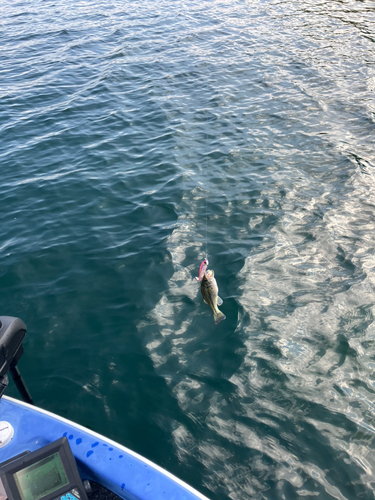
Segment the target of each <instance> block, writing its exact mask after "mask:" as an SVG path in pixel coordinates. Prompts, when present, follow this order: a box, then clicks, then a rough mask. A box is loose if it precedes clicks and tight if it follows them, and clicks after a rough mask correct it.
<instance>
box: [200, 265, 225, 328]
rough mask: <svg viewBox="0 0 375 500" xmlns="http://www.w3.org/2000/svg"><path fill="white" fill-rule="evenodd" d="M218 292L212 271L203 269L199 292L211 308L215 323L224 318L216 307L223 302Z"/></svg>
mask: <svg viewBox="0 0 375 500" xmlns="http://www.w3.org/2000/svg"><path fill="white" fill-rule="evenodd" d="M203 262H204V261H203ZM202 264H203V263H202ZM201 267H202V266H201ZM199 275H200V273H199ZM218 292H219V288H218V286H217V283H216V280H215V278H214V272H213V271H211V270H208V271H205V273H204V274H203V275H202V283H201V293H202V297H203V300H204V301H205V302H206V304H208V305H209V306H210V307H211V309H212V312H213V314H214V321H215V323H216V325H217V324H218V323H220V321H223V320H224V319H225V318H226V316H225V314H223V313H222V312H221V311H220V310H219V308H218V306H221V304H222V303H223V301H222V300H221V298H220V297H219V295H218Z"/></svg>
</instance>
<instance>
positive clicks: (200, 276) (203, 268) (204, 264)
mask: <svg viewBox="0 0 375 500" xmlns="http://www.w3.org/2000/svg"><path fill="white" fill-rule="evenodd" d="M207 266H208V259H207V258H206V259H204V261H203V262H202V264H201V267H200V268H199V276H198V277H197V276H196V277H195V279H196V280H197V281H202V278H203V276H204V273H205V272H206V269H207Z"/></svg>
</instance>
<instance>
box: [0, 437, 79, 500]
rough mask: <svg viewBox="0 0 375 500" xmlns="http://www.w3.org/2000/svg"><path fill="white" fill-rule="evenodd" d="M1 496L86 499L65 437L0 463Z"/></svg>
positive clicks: (11, 499)
mask: <svg viewBox="0 0 375 500" xmlns="http://www.w3.org/2000/svg"><path fill="white" fill-rule="evenodd" d="M1 490H3V491H1ZM1 493H2V494H3V497H5V498H8V500H87V494H86V491H85V488H84V486H83V483H82V479H81V478H80V476H79V473H78V469H77V464H76V461H75V458H74V456H73V453H72V451H71V449H70V446H69V442H68V440H67V439H66V437H63V438H60V439H58V440H57V441H54V442H53V443H50V444H48V445H47V446H44V447H43V448H40V449H39V450H36V451H33V452H31V453H26V454H25V453H22V454H21V455H18V456H17V457H14V458H12V459H10V460H7V461H6V462H3V463H2V464H0V497H1Z"/></svg>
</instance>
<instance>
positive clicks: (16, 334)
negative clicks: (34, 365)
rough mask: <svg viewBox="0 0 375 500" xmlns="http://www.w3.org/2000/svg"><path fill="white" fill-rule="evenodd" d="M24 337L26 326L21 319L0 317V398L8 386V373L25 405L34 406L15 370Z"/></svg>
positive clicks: (21, 352) (20, 354)
mask: <svg viewBox="0 0 375 500" xmlns="http://www.w3.org/2000/svg"><path fill="white" fill-rule="evenodd" d="M25 335H26V325H25V323H24V322H23V321H22V320H21V319H19V318H12V317H11V316H0V398H1V397H2V395H3V394H4V391H5V389H6V388H7V386H8V375H7V373H8V371H9V372H10V374H11V375H12V378H13V380H14V383H15V384H16V387H17V389H18V392H19V393H20V395H21V397H22V399H23V400H24V401H25V402H26V403H30V404H34V402H33V400H32V398H31V396H30V393H29V391H28V390H27V387H26V385H25V383H24V381H23V380H22V377H21V374H20V371H19V369H18V368H17V363H18V361H19V360H20V359H21V356H22V354H23V345H22V341H23V339H24V337H25Z"/></svg>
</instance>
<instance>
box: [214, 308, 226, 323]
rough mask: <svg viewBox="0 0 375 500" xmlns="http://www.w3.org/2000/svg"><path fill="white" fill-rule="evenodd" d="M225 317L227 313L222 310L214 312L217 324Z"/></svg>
mask: <svg viewBox="0 0 375 500" xmlns="http://www.w3.org/2000/svg"><path fill="white" fill-rule="evenodd" d="M225 318H226V316H225V314H223V313H222V312H221V311H218V312H217V313H215V314H214V320H215V324H216V325H217V324H218V323H220V321H223V320H224V319H225Z"/></svg>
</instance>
